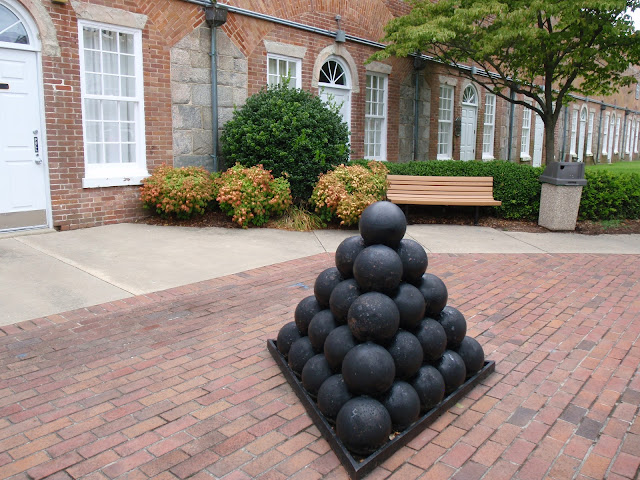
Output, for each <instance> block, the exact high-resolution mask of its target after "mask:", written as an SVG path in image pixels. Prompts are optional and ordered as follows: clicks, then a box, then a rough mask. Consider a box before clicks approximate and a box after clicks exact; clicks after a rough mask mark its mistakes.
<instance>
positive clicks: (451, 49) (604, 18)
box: [375, 0, 640, 159]
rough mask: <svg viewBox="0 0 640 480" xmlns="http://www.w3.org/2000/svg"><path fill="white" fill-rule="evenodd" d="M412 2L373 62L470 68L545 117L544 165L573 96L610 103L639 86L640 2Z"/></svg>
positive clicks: (491, 87)
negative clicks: (418, 61) (428, 60)
mask: <svg viewBox="0 0 640 480" xmlns="http://www.w3.org/2000/svg"><path fill="white" fill-rule="evenodd" d="M407 1H408V2H409V3H411V5H412V6H413V9H412V10H411V12H410V13H409V14H408V15H405V16H403V17H398V18H395V19H393V20H391V21H390V22H389V23H388V24H387V26H386V27H385V29H386V36H385V38H384V41H385V42H388V47H387V48H386V49H385V50H384V51H381V52H379V53H378V54H376V55H375V58H378V59H382V58H387V57H389V56H391V55H395V56H399V57H405V56H408V55H412V54H415V53H416V52H424V53H425V54H427V55H429V56H431V57H433V58H434V59H435V60H437V61H441V62H443V63H445V64H451V65H454V66H458V67H459V66H462V65H464V66H466V68H462V69H461V70H460V73H461V74H462V75H465V76H467V77H469V78H471V79H472V80H473V81H475V82H476V83H478V84H480V85H482V86H483V87H484V88H486V89H487V90H489V91H491V92H493V93H495V94H497V95H498V96H500V97H502V98H504V99H506V100H508V101H512V102H514V103H516V104H519V105H523V106H525V107H529V108H532V110H534V111H535V112H537V113H538V114H539V115H540V117H541V118H542V120H543V122H544V124H545V135H546V155H547V157H546V158H547V159H552V158H553V152H554V145H555V135H554V132H555V125H556V123H557V120H558V116H559V114H560V111H561V106H562V105H563V104H566V103H568V102H569V101H570V94H572V93H577V94H581V95H585V96H588V95H607V94H611V93H613V92H615V91H617V90H618V89H619V88H620V87H621V86H624V85H629V84H630V83H632V82H634V81H635V79H634V77H633V76H632V75H631V74H630V72H629V71H628V67H629V66H630V65H636V64H638V63H640V35H638V33H636V32H635V29H634V26H633V22H632V20H631V18H630V16H629V15H628V14H627V13H626V12H628V11H632V10H635V9H637V8H640V0H439V1H437V2H433V1H432V0H407ZM470 66H471V67H476V69H473V70H472V69H470V68H469V67H470ZM487 72H489V73H487ZM512 92H513V93H515V94H519V97H516V98H515V99H514V98H512V97H511V93H512ZM521 96H524V97H525V98H524V99H522V98H521Z"/></svg>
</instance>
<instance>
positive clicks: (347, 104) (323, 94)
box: [320, 86, 351, 131]
mask: <svg viewBox="0 0 640 480" xmlns="http://www.w3.org/2000/svg"><path fill="white" fill-rule="evenodd" d="M320 98H321V99H322V100H323V101H324V102H327V103H333V104H335V105H338V106H339V107H340V115H342V118H343V120H344V121H345V122H346V123H347V125H348V126H349V131H351V90H347V89H344V88H334V87H326V86H323V87H321V88H320Z"/></svg>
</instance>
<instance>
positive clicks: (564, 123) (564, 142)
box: [560, 106, 569, 162]
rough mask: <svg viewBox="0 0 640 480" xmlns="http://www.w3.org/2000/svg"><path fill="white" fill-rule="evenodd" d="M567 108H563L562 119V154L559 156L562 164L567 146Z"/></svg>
mask: <svg viewBox="0 0 640 480" xmlns="http://www.w3.org/2000/svg"><path fill="white" fill-rule="evenodd" d="M568 111H569V107H567V106H565V107H564V118H563V119H562V154H561V155H560V161H561V162H564V150H565V148H566V146H567V115H568Z"/></svg>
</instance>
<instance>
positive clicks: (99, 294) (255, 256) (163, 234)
mask: <svg viewBox="0 0 640 480" xmlns="http://www.w3.org/2000/svg"><path fill="white" fill-rule="evenodd" d="M31 233H32V234H29V235H9V234H4V235H0V305H2V308H1V309H0V325H8V324H12V323H15V322H20V321H23V320H29V319H33V318H37V317H42V316H46V315H52V314H55V313H60V312H65V311H69V310H73V309H77V308H82V307H88V306H91V305H97V304H100V303H105V302H111V301H114V300H120V299H123V298H129V297H132V296H135V295H141V294H147V293H150V292H156V291H159V290H165V289H168V288H174V287H178V286H181V285H187V284H191V283H194V282H199V281H202V280H208V279H212V278H218V277H222V276H225V275H230V274H234V273H238V272H242V271H245V270H249V269H254V268H259V267H263V266H267V265H273V264H276V263H280V262H285V261H289V260H294V259H298V258H304V257H308V256H311V255H315V254H319V253H325V252H329V253H333V252H335V249H336V247H337V246H338V245H339V244H340V242H341V241H342V240H343V239H345V238H346V237H348V236H351V235H356V234H357V230H349V231H339V230H318V231H314V232H288V231H282V230H273V229H264V228H255V229H248V230H241V229H224V228H202V229H198V228H185V227H162V226H151V225H144V224H117V225H108V226H103V227H95V228H89V229H82V230H74V231H67V232H53V231H49V232H31ZM407 237H408V238H412V239H414V240H416V241H417V242H419V243H421V244H422V245H423V246H424V247H425V248H426V250H427V252H429V253H505V254H512V253H601V254H602V253H604V254H635V255H637V254H640V235H598V236H585V235H579V234H573V233H523V232H504V231H499V230H495V229H492V228H487V227H474V226H457V225H410V226H409V227H408V229H407Z"/></svg>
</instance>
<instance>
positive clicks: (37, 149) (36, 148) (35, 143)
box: [33, 130, 42, 165]
mask: <svg viewBox="0 0 640 480" xmlns="http://www.w3.org/2000/svg"><path fill="white" fill-rule="evenodd" d="M33 133H38V131H37V130H34V132H33ZM33 151H34V153H35V154H36V158H35V162H36V165H40V164H41V163H42V159H41V158H40V145H39V144H38V137H37V136H35V137H33Z"/></svg>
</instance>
